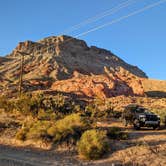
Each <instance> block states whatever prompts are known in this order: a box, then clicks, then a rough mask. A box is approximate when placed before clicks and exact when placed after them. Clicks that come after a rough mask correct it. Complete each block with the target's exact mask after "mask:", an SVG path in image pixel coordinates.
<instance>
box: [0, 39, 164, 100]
mask: <svg viewBox="0 0 166 166" xmlns="http://www.w3.org/2000/svg"><path fill="white" fill-rule="evenodd" d="M23 55H24V62H23V90H24V91H36V90H50V91H58V92H63V93H70V94H75V95H78V96H82V97H92V98H93V97H100V98H108V97H113V96H119V95H126V96H128V95H131V96H135V95H136V96H143V95H145V92H146V90H147V89H148V91H153V84H155V85H156V86H157V85H158V83H160V84H162V89H161V86H160V91H165V92H166V81H157V80H155V81H154V80H149V79H148V78H147V76H146V74H145V73H144V72H143V71H142V70H141V69H139V68H138V67H136V66H133V65H130V64H128V63H126V62H124V61H123V60H122V59H120V58H119V57H118V56H116V55H114V54H113V53H112V52H110V51H108V50H105V49H101V48H97V47H95V46H91V47H89V46H87V44H86V43H85V42H84V41H83V40H79V39H76V38H72V37H69V36H51V37H48V38H44V39H42V40H39V41H36V42H32V41H25V42H20V43H19V44H18V45H17V47H16V48H15V49H14V50H13V51H12V52H11V53H10V54H8V55H6V56H5V57H1V58H0V91H1V93H6V92H17V91H18V83H19V77H20V62H21V56H23ZM153 82H154V83H153ZM156 86H155V89H154V91H158V88H156Z"/></svg>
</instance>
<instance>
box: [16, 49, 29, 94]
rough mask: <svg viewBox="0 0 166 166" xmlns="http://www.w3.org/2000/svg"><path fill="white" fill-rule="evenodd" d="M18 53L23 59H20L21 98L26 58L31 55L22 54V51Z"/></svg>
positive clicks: (19, 89)
mask: <svg viewBox="0 0 166 166" xmlns="http://www.w3.org/2000/svg"><path fill="white" fill-rule="evenodd" d="M17 52H18V53H19V54H20V55H21V58H20V78H19V88H18V91H19V97H21V95H22V86H23V74H24V56H25V55H29V54H28V53H26V52H21V51H17Z"/></svg>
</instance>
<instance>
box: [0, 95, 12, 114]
mask: <svg viewBox="0 0 166 166" xmlns="http://www.w3.org/2000/svg"><path fill="white" fill-rule="evenodd" d="M13 108H14V104H13V102H11V100H9V98H7V97H6V96H0V109H4V111H8V112H9V111H12V110H13Z"/></svg>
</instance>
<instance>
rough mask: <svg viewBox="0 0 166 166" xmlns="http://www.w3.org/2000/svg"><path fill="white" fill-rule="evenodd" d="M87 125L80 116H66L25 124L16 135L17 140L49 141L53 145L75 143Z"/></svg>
mask: <svg viewBox="0 0 166 166" xmlns="http://www.w3.org/2000/svg"><path fill="white" fill-rule="evenodd" d="M88 126H89V124H88V123H87V121H86V120H85V119H84V118H83V117H81V115H80V114H71V115H67V116H66V117H65V118H63V119H61V120H58V121H57V122H55V121H46V120H36V121H34V122H30V123H26V124H25V125H24V127H22V128H21V129H20V130H19V131H18V132H17V134H16V138H17V139H19V140H23V141H24V140H29V139H32V140H49V141H52V142H54V143H61V142H64V141H69V140H72V141H75V142H76V141H77V140H78V139H79V138H80V136H81V133H82V132H83V131H84V130H85V129H87V127H88Z"/></svg>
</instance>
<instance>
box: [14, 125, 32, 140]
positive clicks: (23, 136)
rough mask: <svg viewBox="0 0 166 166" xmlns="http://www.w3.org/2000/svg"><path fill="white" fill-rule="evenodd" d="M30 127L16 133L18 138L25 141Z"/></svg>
mask: <svg viewBox="0 0 166 166" xmlns="http://www.w3.org/2000/svg"><path fill="white" fill-rule="evenodd" d="M28 131H29V128H25V127H24V128H22V129H20V130H19V131H18V132H17V133H16V139H18V140H21V141H25V140H26V134H27V133H28Z"/></svg>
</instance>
